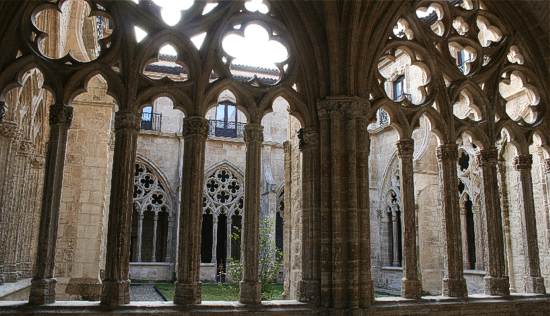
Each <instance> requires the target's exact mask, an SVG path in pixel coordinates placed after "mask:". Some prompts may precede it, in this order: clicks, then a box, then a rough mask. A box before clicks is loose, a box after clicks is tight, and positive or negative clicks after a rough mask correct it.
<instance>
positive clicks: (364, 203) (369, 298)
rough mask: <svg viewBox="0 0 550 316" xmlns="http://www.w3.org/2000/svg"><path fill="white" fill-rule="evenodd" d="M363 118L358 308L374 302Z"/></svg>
mask: <svg viewBox="0 0 550 316" xmlns="http://www.w3.org/2000/svg"><path fill="white" fill-rule="evenodd" d="M367 126H368V121H367V119H366V118H365V117H358V118H357V138H356V142H357V171H356V172H357V196H358V219H359V220H358V223H359V253H360V255H359V267H360V271H359V307H361V308H367V307H368V306H369V305H371V303H372V302H373V301H374V291H373V285H372V276H371V250H370V247H371V244H370V192H369V154H370V138H369V133H368V130H367Z"/></svg>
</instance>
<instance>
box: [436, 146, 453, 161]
mask: <svg viewBox="0 0 550 316" xmlns="http://www.w3.org/2000/svg"><path fill="white" fill-rule="evenodd" d="M436 155H437V160H439V161H440V162H449V161H456V160H457V157H458V146H457V145H456V144H445V145H440V146H438V147H437V150H436Z"/></svg>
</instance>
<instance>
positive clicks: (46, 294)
mask: <svg viewBox="0 0 550 316" xmlns="http://www.w3.org/2000/svg"><path fill="white" fill-rule="evenodd" d="M55 283H57V281H56V280H55V279H37V280H32V281H31V294H30V295H29V305H44V304H52V303H55Z"/></svg>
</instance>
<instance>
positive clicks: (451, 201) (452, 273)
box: [437, 144, 468, 297]
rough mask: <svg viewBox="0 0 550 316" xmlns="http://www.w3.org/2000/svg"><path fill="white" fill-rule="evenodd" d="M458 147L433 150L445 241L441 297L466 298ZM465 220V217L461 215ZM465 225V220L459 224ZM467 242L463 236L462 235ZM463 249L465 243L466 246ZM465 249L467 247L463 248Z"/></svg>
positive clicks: (446, 145) (448, 145)
mask: <svg viewBox="0 0 550 316" xmlns="http://www.w3.org/2000/svg"><path fill="white" fill-rule="evenodd" d="M457 158H458V147H457V145H456V144H445V145H441V146H439V147H438V148H437V160H438V162H439V170H440V172H441V179H442V182H443V183H442V184H441V186H442V188H444V189H443V221H444V223H443V224H444V231H445V238H443V240H444V245H445V252H446V256H445V260H444V264H443V273H444V276H443V295H446V296H450V297H466V296H467V295H468V291H467V289H466V281H465V280H464V267H463V258H462V245H463V243H462V240H461V230H460V226H461V225H460V224H461V218H460V215H461V211H460V207H459V203H458V192H457V191H456V190H455V189H454V188H458V175H457V169H456V166H457ZM464 217H465V215H464ZM463 222H464V223H466V221H463ZM466 239H467V236H466ZM465 245H466V246H467V240H466V244H465ZM466 250H467V248H466Z"/></svg>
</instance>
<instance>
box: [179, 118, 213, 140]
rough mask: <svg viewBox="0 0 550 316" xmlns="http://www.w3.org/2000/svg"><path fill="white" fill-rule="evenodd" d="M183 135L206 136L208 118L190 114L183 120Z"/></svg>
mask: <svg viewBox="0 0 550 316" xmlns="http://www.w3.org/2000/svg"><path fill="white" fill-rule="evenodd" d="M182 134H183V137H187V136H191V135H197V136H203V137H205V138H206V137H207V136H208V120H207V119H205V118H204V117H200V116H190V117H186V118H185V119H184V120H183V131H182Z"/></svg>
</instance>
